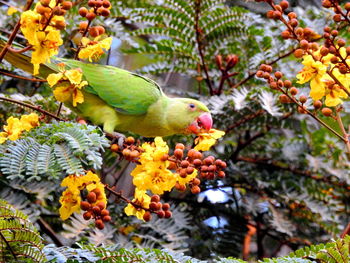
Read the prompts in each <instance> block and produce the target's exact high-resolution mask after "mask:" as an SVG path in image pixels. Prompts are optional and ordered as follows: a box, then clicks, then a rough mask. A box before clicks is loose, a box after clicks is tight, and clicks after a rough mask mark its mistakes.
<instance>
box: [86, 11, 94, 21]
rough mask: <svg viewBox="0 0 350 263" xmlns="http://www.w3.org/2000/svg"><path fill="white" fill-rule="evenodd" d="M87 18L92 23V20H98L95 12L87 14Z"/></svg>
mask: <svg viewBox="0 0 350 263" xmlns="http://www.w3.org/2000/svg"><path fill="white" fill-rule="evenodd" d="M85 17H86V19H87V20H89V21H92V20H94V19H95V18H96V14H95V13H93V12H89V13H87V14H86V16H85Z"/></svg>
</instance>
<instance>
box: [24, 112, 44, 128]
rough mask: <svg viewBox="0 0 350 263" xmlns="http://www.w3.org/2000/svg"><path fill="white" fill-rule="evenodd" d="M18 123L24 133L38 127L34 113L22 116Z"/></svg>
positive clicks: (37, 118) (36, 115)
mask: <svg viewBox="0 0 350 263" xmlns="http://www.w3.org/2000/svg"><path fill="white" fill-rule="evenodd" d="M20 121H21V123H22V128H23V129H24V130H26V131H29V130H31V129H32V128H34V127H37V126H39V116H38V114H36V113H31V114H29V115H23V116H22V117H21V120H20Z"/></svg>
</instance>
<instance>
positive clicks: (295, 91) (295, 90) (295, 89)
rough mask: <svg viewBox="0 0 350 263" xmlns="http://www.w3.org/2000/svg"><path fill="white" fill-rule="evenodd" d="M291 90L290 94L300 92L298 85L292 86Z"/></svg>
mask: <svg viewBox="0 0 350 263" xmlns="http://www.w3.org/2000/svg"><path fill="white" fill-rule="evenodd" d="M289 91H290V94H291V95H293V96H295V95H297V94H298V92H299V91H298V89H297V88H296V87H291V88H290V90H289Z"/></svg>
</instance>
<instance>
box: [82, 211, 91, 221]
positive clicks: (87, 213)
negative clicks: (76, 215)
mask: <svg viewBox="0 0 350 263" xmlns="http://www.w3.org/2000/svg"><path fill="white" fill-rule="evenodd" d="M83 217H84V219H85V220H89V219H90V218H91V212H85V213H84V214H83Z"/></svg>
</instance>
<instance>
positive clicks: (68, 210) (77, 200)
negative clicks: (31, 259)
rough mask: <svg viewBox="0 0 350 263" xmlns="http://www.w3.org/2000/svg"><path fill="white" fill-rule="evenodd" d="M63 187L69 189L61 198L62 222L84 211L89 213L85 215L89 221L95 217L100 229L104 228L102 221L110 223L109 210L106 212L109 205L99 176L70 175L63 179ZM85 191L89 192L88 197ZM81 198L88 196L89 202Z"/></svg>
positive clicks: (90, 173) (89, 174) (90, 174)
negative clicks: (75, 213)
mask: <svg viewBox="0 0 350 263" xmlns="http://www.w3.org/2000/svg"><path fill="white" fill-rule="evenodd" d="M61 186H63V187H67V189H66V190H65V191H64V192H63V193H62V196H61V198H60V203H61V207H60V209H59V212H60V216H61V218H62V220H66V219H67V218H68V217H69V216H70V215H71V214H73V213H74V212H78V211H80V210H81V209H83V210H85V211H87V212H85V213H84V218H85V219H87V220H88V219H90V218H91V217H93V218H94V219H95V224H96V227H98V228H103V227H104V226H103V224H102V223H103V222H102V220H103V221H105V222H108V221H110V217H109V212H108V210H107V211H104V210H106V209H105V208H106V205H107V198H106V194H105V188H104V184H102V183H101V181H100V178H99V177H98V175H96V174H94V173H93V172H91V171H88V172H87V174H86V175H69V176H67V177H66V178H64V179H63V181H62V183H61ZM85 190H86V191H87V192H88V193H87V194H86V195H84V193H85V192H86V191H85ZM81 196H86V199H87V200H88V202H86V201H84V200H83V201H82V197H81ZM83 199H84V198H83ZM106 216H107V217H106ZM105 217H106V218H105ZM101 222H102V223H101Z"/></svg>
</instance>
